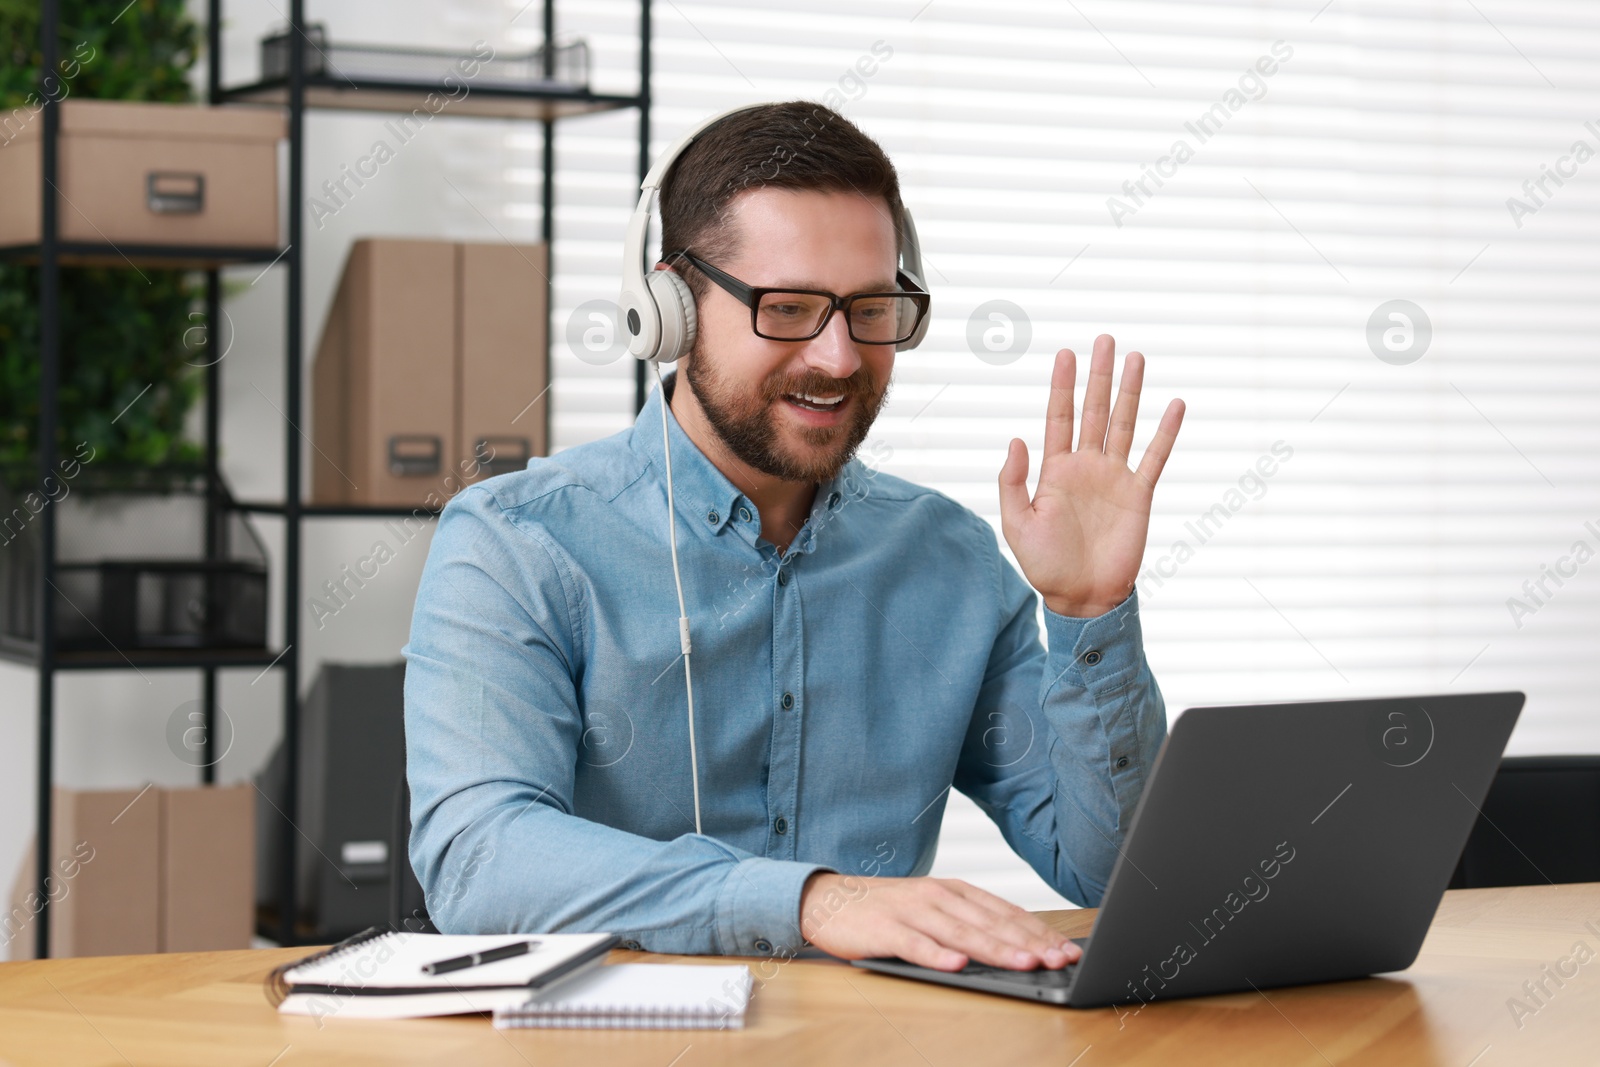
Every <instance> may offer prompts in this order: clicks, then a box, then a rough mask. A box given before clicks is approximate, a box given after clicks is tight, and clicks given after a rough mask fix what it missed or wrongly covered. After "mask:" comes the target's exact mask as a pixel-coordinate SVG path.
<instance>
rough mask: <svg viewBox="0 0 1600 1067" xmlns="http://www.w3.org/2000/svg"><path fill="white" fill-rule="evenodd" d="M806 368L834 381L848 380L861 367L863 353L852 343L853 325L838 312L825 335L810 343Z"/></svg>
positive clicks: (815, 338)
mask: <svg viewBox="0 0 1600 1067" xmlns="http://www.w3.org/2000/svg"><path fill="white" fill-rule="evenodd" d="M804 355H805V363H806V366H808V367H811V368H813V369H814V370H818V371H821V372H822V373H823V374H826V375H828V376H830V377H833V378H839V379H844V378H848V377H850V375H852V374H854V373H855V372H856V371H857V369H859V368H860V366H861V352H860V350H859V349H858V348H857V347H856V343H855V342H854V341H852V340H851V339H850V321H849V319H848V318H847V317H846V316H845V313H844V312H843V311H835V312H834V313H833V315H832V316H830V317H829V319H828V324H827V325H826V326H824V327H823V328H822V332H821V333H819V334H818V335H817V336H815V337H813V338H812V339H811V340H810V341H808V342H806V347H805V353H804Z"/></svg>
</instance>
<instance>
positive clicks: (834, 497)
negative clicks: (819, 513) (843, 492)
mask: <svg viewBox="0 0 1600 1067" xmlns="http://www.w3.org/2000/svg"><path fill="white" fill-rule="evenodd" d="M839 499H840V497H839V494H838V493H829V494H828V507H830V508H836V507H838V506H839Z"/></svg>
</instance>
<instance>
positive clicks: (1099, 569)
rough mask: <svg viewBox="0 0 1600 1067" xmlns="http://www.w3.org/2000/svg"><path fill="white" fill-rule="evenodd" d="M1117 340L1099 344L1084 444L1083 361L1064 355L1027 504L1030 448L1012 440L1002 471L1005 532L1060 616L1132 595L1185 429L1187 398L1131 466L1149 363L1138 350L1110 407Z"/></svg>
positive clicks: (1099, 609) (1085, 614)
mask: <svg viewBox="0 0 1600 1067" xmlns="http://www.w3.org/2000/svg"><path fill="white" fill-rule="evenodd" d="M1115 363H1116V342H1115V341H1114V340H1113V339H1112V338H1111V337H1110V336H1109V335H1108V334H1101V335H1100V336H1099V337H1097V338H1095V342H1094V358H1093V359H1092V360H1091V361H1090V363H1089V384H1088V386H1087V388H1086V389H1085V392H1084V398H1083V422H1082V426H1081V429H1080V430H1079V435H1078V447H1077V449H1076V450H1074V449H1073V447H1072V422H1073V419H1072V399H1073V390H1074V388H1075V386H1076V383H1077V357H1076V356H1074V355H1073V353H1072V351H1071V349H1066V348H1063V349H1062V350H1061V351H1059V352H1057V353H1056V364H1055V370H1054V372H1053V373H1052V375H1051V378H1050V402H1049V404H1048V406H1047V407H1046V410H1045V423H1044V455H1043V458H1042V459H1041V460H1040V467H1039V484H1038V486H1037V488H1036V489H1035V491H1034V495H1033V499H1032V500H1031V501H1030V500H1029V499H1028V446H1027V445H1025V444H1023V443H1022V441H1021V440H1020V439H1018V438H1013V439H1012V441H1011V447H1010V449H1009V450H1008V451H1007V452H1006V462H1005V466H1003V467H1001V468H1000V528H1001V530H1002V532H1004V533H1005V536H1006V543H1007V544H1009V545H1010V546H1011V551H1012V552H1013V553H1015V554H1016V557H1017V564H1018V565H1019V566H1020V567H1021V568H1022V573H1023V574H1024V575H1026V576H1027V579H1028V581H1029V583H1031V584H1032V585H1033V587H1034V588H1035V589H1037V590H1038V591H1039V595H1040V596H1042V597H1044V602H1045V606H1046V607H1048V608H1049V609H1050V610H1051V611H1054V612H1056V613H1057V614H1058V615H1070V616H1075V617H1077V618H1093V617H1094V616H1096V615H1103V614H1105V613H1106V612H1108V611H1110V610H1111V609H1112V608H1114V607H1116V606H1117V605H1118V604H1120V603H1122V602H1123V601H1124V600H1126V599H1127V597H1128V594H1129V593H1130V592H1131V591H1132V589H1133V582H1134V579H1135V578H1136V577H1137V576H1138V574H1139V562H1140V560H1141V559H1142V558H1143V557H1144V542H1145V535H1146V532H1147V531H1148V530H1149V527H1150V499H1151V496H1152V495H1153V494H1154V493H1155V488H1156V479H1157V478H1159V477H1161V468H1162V466H1163V465H1165V463H1166V462H1167V456H1168V455H1169V454H1171V452H1172V443H1173V441H1174V440H1176V438H1177V436H1178V427H1179V426H1181V425H1182V424H1183V401H1181V400H1174V401H1172V402H1171V403H1170V404H1168V405H1167V410H1166V413H1165V414H1164V415H1162V416H1161V424H1160V426H1159V427H1157V429H1156V433H1155V436H1154V437H1153V438H1152V439H1151V441H1150V445H1149V447H1148V448H1146V449H1145V452H1144V458H1143V459H1141V460H1140V462H1139V469H1138V470H1136V471H1135V470H1129V469H1128V453H1129V452H1130V451H1131V450H1132V449H1133V425H1134V420H1135V418H1136V417H1137V415H1138V413H1139V389H1140V386H1141V385H1142V384H1143V383H1144V357H1143V356H1142V355H1140V354H1139V353H1138V352H1129V353H1128V355H1127V358H1126V359H1125V360H1124V361H1123V367H1122V386H1121V388H1120V389H1119V390H1118V391H1117V404H1116V407H1115V408H1113V407H1112V406H1111V372H1112V370H1113V368H1114V366H1115Z"/></svg>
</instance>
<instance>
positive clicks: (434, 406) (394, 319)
mask: <svg viewBox="0 0 1600 1067" xmlns="http://www.w3.org/2000/svg"><path fill="white" fill-rule="evenodd" d="M548 269H549V267H548V257H547V255H546V248H545V246H544V245H542V244H538V245H518V246H513V245H508V244H504V243H500V242H494V243H482V244H477V243H468V244H463V243H458V242H450V241H426V240H404V239H390V238H382V239H379V238H372V239H367V240H362V241H357V242H356V243H355V244H354V245H353V246H352V247H351V249H350V256H349V258H348V259H347V260H346V261H345V267H344V274H343V276H342V277H341V278H340V281H339V288H338V292H337V293H336V295H335V296H334V300H333V305H332V307H331V308H330V310H329V312H328V320H327V323H326V324H325V325H324V327H323V331H322V340H321V343H320V344H319V345H318V347H317V355H316V360H315V363H314V365H313V367H312V373H311V425H312V431H311V435H312V441H313V443H314V444H315V445H316V447H315V449H313V453H312V477H311V496H312V501H313V502H314V503H317V504H344V505H383V506H391V507H393V506H398V507H421V508H428V509H430V510H436V509H438V508H439V507H442V506H443V504H444V503H445V502H446V501H448V500H449V499H450V497H451V496H453V495H455V494H456V493H457V492H459V491H460V490H461V489H462V488H463V487H464V486H466V485H470V484H471V483H472V482H475V481H480V480H482V479H483V478H486V477H489V476H490V475H493V474H499V473H503V472H505V471H510V470H520V469H521V468H523V467H525V466H527V462H528V459H529V458H530V457H532V456H540V455H544V454H545V452H546V449H547V442H546V440H545V406H546V405H547V404H548V403H549V397H548V395H546V387H547V386H548V385H549V382H550V376H549V369H548V366H547V364H546V359H545V330H546V328H547V319H548V315H547V313H546V310H545V282H544V273H545V272H546V271H547V270H548ZM485 458H487V462H486V461H485Z"/></svg>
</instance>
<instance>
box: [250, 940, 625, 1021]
mask: <svg viewBox="0 0 1600 1067" xmlns="http://www.w3.org/2000/svg"><path fill="white" fill-rule="evenodd" d="M519 941H525V942H529V943H531V947H530V949H529V951H527V952H526V953H524V954H522V955H518V956H514V957H512V958H510V959H502V960H496V961H494V962H492V963H483V964H479V965H477V966H472V967H466V968H463V969H459V970H452V971H449V972H446V973H443V974H434V975H430V974H427V973H425V972H424V971H423V966H424V965H425V964H430V963H438V962H440V961H443V960H449V959H454V958H455V957H458V956H468V955H471V954H472V953H475V952H486V951H489V950H492V949H498V948H503V947H505V946H507V945H510V944H512V943H514V942H519ZM617 941H618V938H617V936H616V935H615V934H416V933H409V932H406V931H394V930H385V929H383V928H382V927H374V928H373V929H370V930H365V931H363V932H362V933H359V934H357V935H356V936H354V937H352V938H348V939H346V940H344V941H341V942H339V944H337V945H335V946H333V947H332V948H330V949H327V950H325V951H323V952H319V953H317V954H316V955H314V956H308V957H306V958H305V959H302V960H297V961H295V962H293V963H288V964H285V965H284V966H282V967H279V968H278V969H277V970H275V971H273V972H272V974H271V975H269V976H268V978H267V996H268V999H269V1000H270V1001H272V1002H273V1003H275V1004H277V1007H278V1010H279V1011H280V1012H282V1013H284V1014H287V1015H313V1016H316V1017H317V1018H319V1019H322V1018H328V1017H333V1016H338V1017H340V1018H348V1019H411V1018H418V1017H421V1016H427V1015H462V1014H466V1013H468V1012H483V1011H493V1010H494V1009H495V1008H499V1007H504V1006H509V1005H514V1004H521V1003H523V1002H524V1001H526V1000H527V999H528V998H529V997H530V996H531V995H533V994H535V993H537V992H538V991H539V990H541V989H544V988H547V987H550V986H552V985H554V984H555V983H557V982H564V981H568V980H571V979H573V978H574V977H575V976H578V975H580V974H581V973H582V972H583V971H584V970H586V969H587V968H589V967H592V966H594V965H596V964H598V963H600V961H601V960H603V959H604V958H605V956H606V953H607V952H609V951H610V950H611V948H612V947H613V946H615V945H616V943H617Z"/></svg>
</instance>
